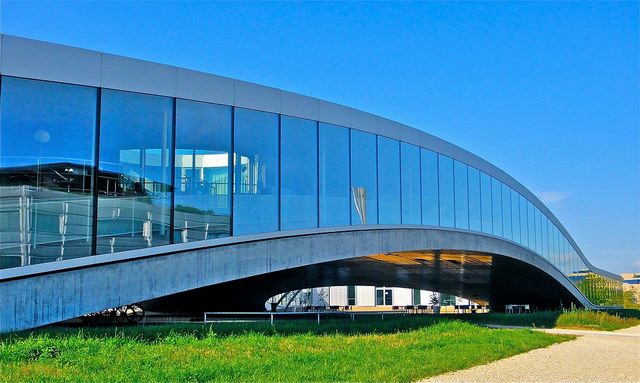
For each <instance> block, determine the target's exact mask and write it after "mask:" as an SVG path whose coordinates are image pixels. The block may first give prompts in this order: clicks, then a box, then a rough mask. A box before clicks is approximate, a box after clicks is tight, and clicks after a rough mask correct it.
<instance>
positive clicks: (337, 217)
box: [318, 123, 351, 227]
mask: <svg viewBox="0 0 640 383" xmlns="http://www.w3.org/2000/svg"><path fill="white" fill-rule="evenodd" d="M319 129H320V132H319V138H320V145H319V146H320V147H319V149H320V153H319V158H318V161H319V164H318V165H319V167H320V226H322V227H327V226H348V225H349V224H350V222H351V218H350V217H351V191H350V186H349V183H350V180H349V129H348V128H343V127H340V126H335V125H329V124H324V123H320V127H319Z"/></svg>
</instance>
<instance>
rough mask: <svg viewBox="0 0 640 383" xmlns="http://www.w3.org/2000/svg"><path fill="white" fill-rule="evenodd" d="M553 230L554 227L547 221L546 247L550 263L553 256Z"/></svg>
mask: <svg viewBox="0 0 640 383" xmlns="http://www.w3.org/2000/svg"><path fill="white" fill-rule="evenodd" d="M553 229H554V225H553V223H552V222H551V221H550V220H549V223H548V225H547V241H548V247H549V261H551V262H552V263H553V259H554V255H555V253H554V252H553Z"/></svg>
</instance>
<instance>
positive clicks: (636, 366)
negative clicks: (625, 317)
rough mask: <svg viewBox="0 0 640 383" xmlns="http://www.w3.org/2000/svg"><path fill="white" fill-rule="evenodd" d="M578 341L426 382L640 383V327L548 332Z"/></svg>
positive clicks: (556, 345) (441, 376)
mask: <svg viewBox="0 0 640 383" xmlns="http://www.w3.org/2000/svg"><path fill="white" fill-rule="evenodd" d="M545 331H546V332H549V333H562V334H575V335H579V337H578V339H576V340H573V341H569V342H564V343H560V344H555V345H552V346H549V347H547V348H542V349H537V350H533V351H529V352H526V353H524V354H520V355H516V356H513V357H511V358H506V359H502V360H498V361H496V362H493V363H489V364H486V365H483V366H476V367H472V368H469V369H467V370H460V371H456V372H452V373H449V374H444V375H440V376H435V377H432V378H430V379H427V380H424V381H422V382H420V383H426V382H633V383H640V326H636V327H632V328H628V329H624V330H619V331H614V332H605V331H579V330H560V329H551V330H545Z"/></svg>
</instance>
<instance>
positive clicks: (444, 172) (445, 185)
mask: <svg viewBox="0 0 640 383" xmlns="http://www.w3.org/2000/svg"><path fill="white" fill-rule="evenodd" d="M438 176H439V185H440V192H439V197H440V226H447V227H454V220H455V219H454V199H453V160H452V159H451V158H449V157H447V156H443V155H441V154H438Z"/></svg>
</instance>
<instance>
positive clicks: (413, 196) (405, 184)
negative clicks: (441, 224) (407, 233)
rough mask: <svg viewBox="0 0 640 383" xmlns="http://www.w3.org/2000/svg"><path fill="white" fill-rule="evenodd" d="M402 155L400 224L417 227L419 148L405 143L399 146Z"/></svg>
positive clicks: (418, 213) (419, 210) (419, 217)
mask: <svg viewBox="0 0 640 383" xmlns="http://www.w3.org/2000/svg"><path fill="white" fill-rule="evenodd" d="M400 149H401V154H402V162H401V164H402V172H401V173H402V223H403V224H409V225H419V224H420V223H421V221H422V219H421V215H422V214H421V207H420V148H418V147H417V146H414V145H410V144H407V143H404V142H403V143H402V144H401V146H400Z"/></svg>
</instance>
